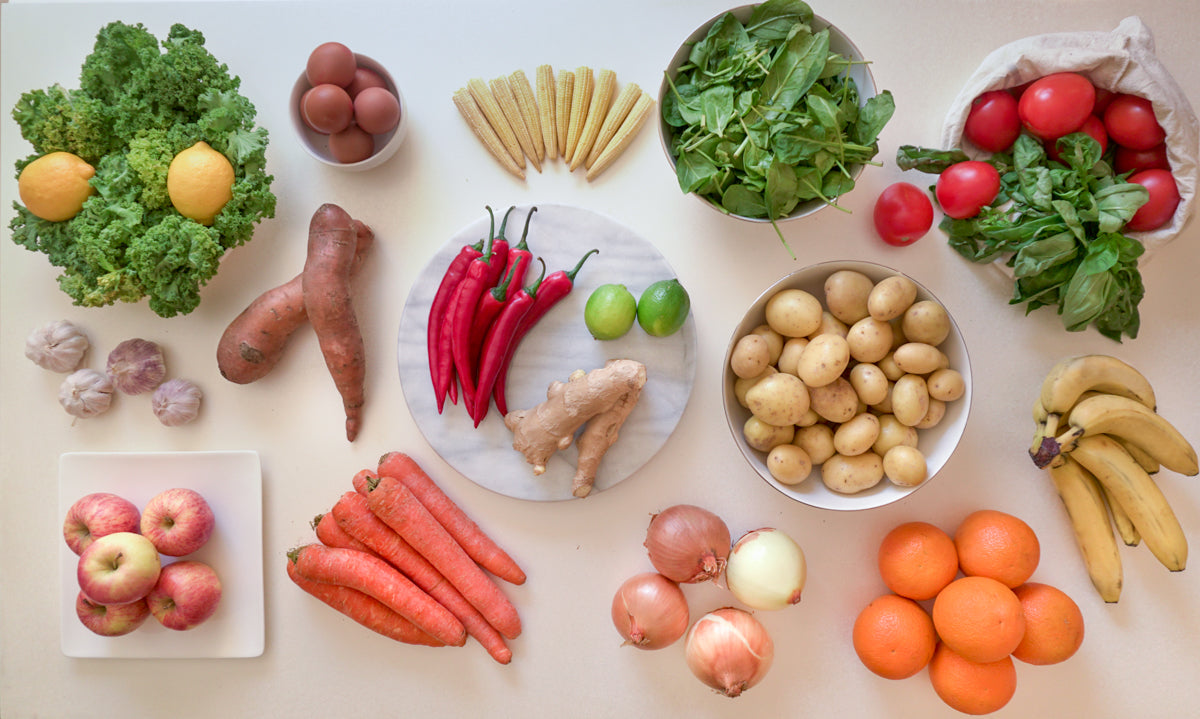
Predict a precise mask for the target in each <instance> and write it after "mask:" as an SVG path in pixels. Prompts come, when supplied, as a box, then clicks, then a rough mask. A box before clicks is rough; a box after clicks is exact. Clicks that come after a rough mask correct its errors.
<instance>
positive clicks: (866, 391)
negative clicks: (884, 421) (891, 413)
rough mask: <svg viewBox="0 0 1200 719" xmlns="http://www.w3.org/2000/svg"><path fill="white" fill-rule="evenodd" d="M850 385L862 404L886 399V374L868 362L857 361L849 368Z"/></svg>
mask: <svg viewBox="0 0 1200 719" xmlns="http://www.w3.org/2000/svg"><path fill="white" fill-rule="evenodd" d="M850 386H851V387H853V388H854V393H855V394H857V395H858V399H859V401H861V402H862V403H863V404H867V405H873V404H879V403H880V402H882V401H884V400H885V399H887V395H888V378H887V375H885V374H884V373H883V370H881V369H879V367H878V366H877V365H873V364H871V363H870V362H859V363H858V364H856V365H854V366H853V367H851V368H850Z"/></svg>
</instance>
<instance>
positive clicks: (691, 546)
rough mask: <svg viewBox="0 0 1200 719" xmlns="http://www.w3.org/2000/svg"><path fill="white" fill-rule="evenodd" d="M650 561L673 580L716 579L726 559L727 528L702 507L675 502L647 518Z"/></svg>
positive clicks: (690, 581)
mask: <svg viewBox="0 0 1200 719" xmlns="http://www.w3.org/2000/svg"><path fill="white" fill-rule="evenodd" d="M645 546H646V549H647V550H649V553H650V563H651V564H653V565H654V568H655V569H657V570H658V571H659V572H660V573H662V575H663V576H665V577H666V578H667V579H670V580H671V581H673V582H682V583H684V584H694V583H696V582H703V581H707V580H709V579H716V578H717V577H718V576H720V574H721V572H722V571H723V570H724V569H725V562H726V560H727V559H728V558H729V547H730V537H729V527H727V526H726V525H725V522H724V521H723V520H722V519H721V518H720V517H718V516H717V515H715V514H713V513H712V512H710V511H708V510H707V509H703V508H701V507H696V506H694V505H691V504H677V505H675V506H673V507H667V508H666V509H664V510H663V511H661V512H659V513H658V514H656V515H654V516H653V517H651V518H650V527H649V528H648V529H647V530H646V542H645Z"/></svg>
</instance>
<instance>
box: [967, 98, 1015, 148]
mask: <svg viewBox="0 0 1200 719" xmlns="http://www.w3.org/2000/svg"><path fill="white" fill-rule="evenodd" d="M963 134H964V135H966V137H967V139H968V140H970V141H971V142H972V143H973V144H974V145H975V146H976V147H978V148H979V149H981V150H985V151H987V152H1004V151H1005V150H1007V149H1008V148H1010V147H1012V144H1013V143H1014V142H1016V140H1017V136H1018V135H1020V134H1021V118H1020V116H1019V115H1018V114H1017V99H1016V98H1015V97H1013V96H1012V94H1011V93H1009V92H1007V91H1005V90H991V91H989V92H985V93H983V94H982V95H980V96H979V97H977V98H975V99H974V100H972V101H971V110H970V112H969V113H968V114H967V121H966V124H965V125H964V126H963Z"/></svg>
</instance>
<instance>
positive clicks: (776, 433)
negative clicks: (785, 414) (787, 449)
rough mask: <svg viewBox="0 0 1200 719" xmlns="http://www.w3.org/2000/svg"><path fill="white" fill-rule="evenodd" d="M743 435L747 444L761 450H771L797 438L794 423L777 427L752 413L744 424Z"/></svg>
mask: <svg viewBox="0 0 1200 719" xmlns="http://www.w3.org/2000/svg"><path fill="white" fill-rule="evenodd" d="M742 435H743V436H744V437H745V438H746V444H748V445H750V446H751V447H752V448H754V449H757V450H758V451H759V452H770V451H771V450H772V449H774V448H775V447H778V446H779V445H781V444H787V443H788V442H791V441H792V440H793V439H795V437H796V428H795V427H793V426H792V425H788V426H786V427H777V426H775V425H773V424H767V423H766V422H764V421H762V420H761V419H759V418H758V417H755V416H754V415H750V419H748V420H746V424H744V425H742Z"/></svg>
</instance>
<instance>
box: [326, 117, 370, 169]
mask: <svg viewBox="0 0 1200 719" xmlns="http://www.w3.org/2000/svg"><path fill="white" fill-rule="evenodd" d="M329 151H330V152H331V153H333V159H335V160H337V161H338V162H344V163H351V162H362V161H363V160H365V159H367V158H368V157H370V156H371V155H373V154H375V138H373V137H371V135H370V133H368V132H367V131H365V130H363V129H362V128H361V127H359V126H358V125H351V126H350V127H347V128H346V129H345V130H342V131H341V132H335V133H334V134H332V135H330V136H329Z"/></svg>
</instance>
